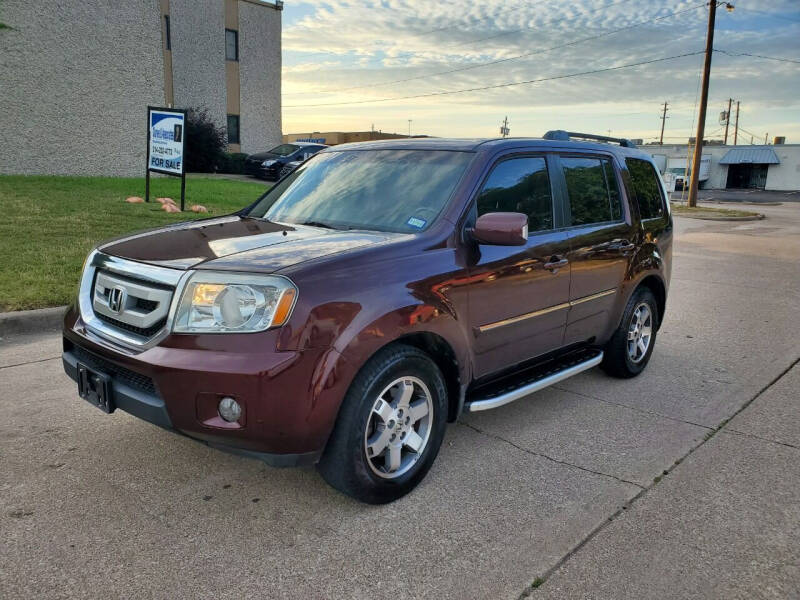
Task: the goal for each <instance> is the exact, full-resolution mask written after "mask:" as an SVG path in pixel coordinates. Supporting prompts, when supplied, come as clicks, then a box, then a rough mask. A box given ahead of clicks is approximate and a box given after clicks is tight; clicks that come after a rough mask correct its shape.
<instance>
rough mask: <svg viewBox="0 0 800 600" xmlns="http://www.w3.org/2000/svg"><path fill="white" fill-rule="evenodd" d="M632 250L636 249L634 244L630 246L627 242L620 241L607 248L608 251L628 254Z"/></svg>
mask: <svg viewBox="0 0 800 600" xmlns="http://www.w3.org/2000/svg"><path fill="white" fill-rule="evenodd" d="M634 248H636V244H632V243H631V242H629V241H628V240H622V241H620V242H616V243H614V244H610V245H609V246H608V249H609V250H618V251H620V252H630V251H631V250H633V249H634Z"/></svg>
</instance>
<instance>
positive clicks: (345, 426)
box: [317, 344, 448, 504]
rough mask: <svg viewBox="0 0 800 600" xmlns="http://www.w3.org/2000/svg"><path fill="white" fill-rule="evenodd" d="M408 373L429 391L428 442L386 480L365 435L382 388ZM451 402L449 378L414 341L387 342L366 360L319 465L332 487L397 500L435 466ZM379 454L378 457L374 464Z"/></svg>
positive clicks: (377, 500)
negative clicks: (377, 468) (369, 454)
mask: <svg viewBox="0 0 800 600" xmlns="http://www.w3.org/2000/svg"><path fill="white" fill-rule="evenodd" d="M403 377H411V378H415V379H417V380H419V381H422V382H423V383H424V384H425V387H426V388H427V390H428V391H429V393H430V399H431V406H432V415H431V418H430V419H429V420H428V421H427V426H426V431H428V433H427V438H426V439H427V443H426V444H425V445H424V447H423V448H422V451H421V452H420V453H418V454H417V453H412V454H411V456H412V459H413V460H414V462H413V464H411V465H410V466H409V467H408V470H407V471H405V472H403V473H402V474H400V475H398V476H396V477H395V478H393V479H386V478H383V477H381V476H379V475H377V474H376V473H375V472H374V471H373V466H370V458H368V457H367V451H366V448H365V434H366V433H367V427H368V426H370V423H371V422H374V419H375V418H376V417H375V415H374V413H373V407H374V406H375V404H376V401H377V399H378V398H379V397H380V395H381V392H382V391H383V390H384V389H386V388H387V386H389V385H390V384H392V382H395V381H396V380H398V379H399V378H403ZM447 406H448V404H447V387H446V386H445V382H444V378H443V377H442V373H441V371H439V368H438V367H437V366H436V364H435V363H434V362H433V361H432V360H431V359H430V357H429V356H428V355H427V354H425V353H424V352H422V351H420V350H418V349H417V348H414V347H411V346H406V345H403V344H393V345H390V346H387V347H386V348H383V349H382V350H380V351H379V352H378V353H377V354H375V356H373V357H372V358H371V359H370V360H369V361H368V362H367V363H366V364H365V365H364V367H363V368H362V369H361V371H360V372H359V373H358V375H356V377H355V379H354V380H353V383H352V384H351V385H350V389H349V390H348V391H347V395H346V396H345V398H344V401H343V402H342V406H341V408H340V410H339V416H338V417H337V419H336V425H335V426H334V429H333V433H332V434H331V437H330V439H329V440H328V444H327V446H326V448H325V452H324V453H323V455H322V458H321V459H320V461H319V463H318V465H317V469H318V470H319V472H320V474H321V475H322V477H323V478H324V479H325V481H327V482H328V483H329V484H330V485H331V486H333V487H334V488H336V489H337V490H339V491H341V492H343V493H345V494H347V495H349V496H352V497H353V498H355V499H357V500H360V501H362V502H366V503H369V504H384V503H387V502H392V501H393V500H396V499H398V498H400V497H402V496H404V495H405V494H407V493H408V492H410V491H411V490H412V489H414V487H415V486H416V485H417V484H418V483H419V482H420V481H421V480H422V479H423V477H425V475H426V473H427V472H428V469H430V468H431V465H432V464H433V461H434V460H435V459H436V455H437V454H438V453H439V447H440V446H441V444H442V438H443V437H444V430H445V426H446V422H447ZM408 414H410V411H409V413H408ZM371 419H373V421H370V420H371ZM412 427H413V424H412ZM401 446H402V445H401ZM402 448H403V450H404V452H406V453H407V454H406V456H407V457H408V456H409V454H408V453H409V451H408V450H406V447H405V446H402ZM388 450H389V448H388V447H387V452H388ZM379 456H380V455H379ZM379 456H375V457H373V462H372V465H375V462H374V461H378V458H379ZM414 456H416V458H413V457H414ZM384 460H386V459H384Z"/></svg>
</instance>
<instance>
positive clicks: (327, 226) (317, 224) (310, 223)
mask: <svg viewBox="0 0 800 600" xmlns="http://www.w3.org/2000/svg"><path fill="white" fill-rule="evenodd" d="M296 225H308V226H309V227H322V228H324V229H338V227H334V226H333V225H331V224H330V223H323V222H322V221H303V222H302V223H296Z"/></svg>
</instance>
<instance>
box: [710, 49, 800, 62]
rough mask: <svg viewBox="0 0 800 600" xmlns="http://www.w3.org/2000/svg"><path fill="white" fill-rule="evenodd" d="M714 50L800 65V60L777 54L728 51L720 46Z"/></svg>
mask: <svg viewBox="0 0 800 600" xmlns="http://www.w3.org/2000/svg"><path fill="white" fill-rule="evenodd" d="M714 52H721V53H722V54H727V55H728V56H751V57H753V58H766V59H767V60H777V61H780V62H787V63H795V64H798V65H800V60H797V59H794V58H780V57H777V56H764V55H763V54H750V53H749V52H728V51H727V50H720V49H719V48H714Z"/></svg>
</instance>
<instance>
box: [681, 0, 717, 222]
mask: <svg viewBox="0 0 800 600" xmlns="http://www.w3.org/2000/svg"><path fill="white" fill-rule="evenodd" d="M716 18H717V0H711V2H710V3H709V5H708V30H707V31H706V57H705V61H704V63H703V90H702V93H701V96H700V112H699V114H698V116H697V136H696V138H695V145H694V156H693V157H692V179H691V183H690V184H689V198H688V199H687V201H686V204H687V206H689V207H690V208H691V207H695V206H697V186H698V184H699V183H700V180H699V179H698V176H699V175H700V157H701V156H702V155H703V133H704V132H705V129H706V109H707V108H708V83H709V79H710V78H711V56H712V55H713V54H714V23H715V21H716Z"/></svg>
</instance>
